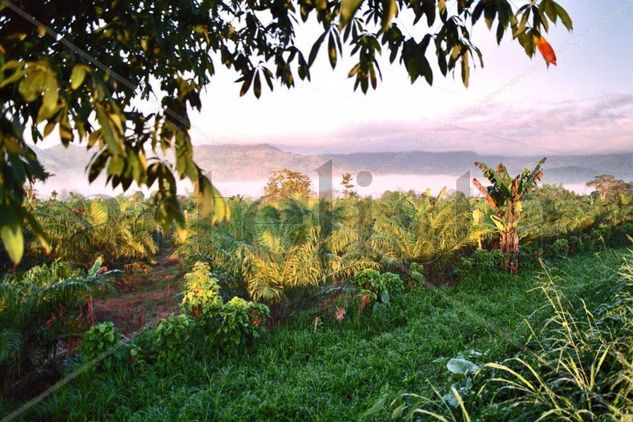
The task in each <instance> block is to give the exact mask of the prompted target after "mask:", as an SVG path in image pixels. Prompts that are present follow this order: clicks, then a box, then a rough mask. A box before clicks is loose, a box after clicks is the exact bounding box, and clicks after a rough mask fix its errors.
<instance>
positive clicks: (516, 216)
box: [473, 158, 545, 274]
mask: <svg viewBox="0 0 633 422" xmlns="http://www.w3.org/2000/svg"><path fill="white" fill-rule="evenodd" d="M544 163H545V158H543V159H542V160H540V161H538V162H537V163H536V165H535V166H534V168H533V169H531V170H530V169H524V170H523V171H522V172H521V173H520V174H518V175H517V176H516V177H514V178H512V176H510V173H508V170H507V169H506V167H505V166H504V165H503V163H499V165H498V166H497V168H496V170H495V169H492V168H490V167H489V166H488V165H486V164H484V163H480V162H476V163H475V165H476V166H477V167H479V168H480V169H481V171H482V173H483V175H484V177H485V178H486V179H488V180H489V181H490V185H489V186H484V185H482V184H481V183H480V182H479V181H478V180H477V179H476V178H474V179H473V184H474V185H475V187H476V188H477V189H478V190H479V192H481V194H482V195H483V197H484V198H485V200H486V202H488V205H490V208H492V210H493V211H494V215H493V216H492V221H493V223H494V224H495V226H496V227H497V229H498V230H499V249H501V252H503V255H504V259H503V267H504V268H505V269H506V270H508V271H509V272H510V273H513V274H514V273H516V272H517V271H518V270H519V259H518V258H519V221H520V219H521V211H522V209H523V204H522V202H521V199H522V198H523V197H524V196H525V195H526V194H527V193H528V192H529V191H530V190H531V189H532V188H534V187H535V186H536V184H537V182H538V181H540V180H541V179H542V177H543V171H542V170H541V169H542V167H543V164H544Z"/></svg>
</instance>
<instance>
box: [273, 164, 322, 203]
mask: <svg viewBox="0 0 633 422" xmlns="http://www.w3.org/2000/svg"><path fill="white" fill-rule="evenodd" d="M311 186H312V182H311V181H310V178H309V177H308V176H306V175H305V174H303V173H301V172H298V171H293V170H290V169H283V170H277V171H275V172H273V174H272V175H271V176H270V178H269V179H268V183H267V184H266V186H265V187H264V194H265V195H266V196H270V197H285V198H293V197H298V198H309V197H310V196H311V195H312V188H311Z"/></svg>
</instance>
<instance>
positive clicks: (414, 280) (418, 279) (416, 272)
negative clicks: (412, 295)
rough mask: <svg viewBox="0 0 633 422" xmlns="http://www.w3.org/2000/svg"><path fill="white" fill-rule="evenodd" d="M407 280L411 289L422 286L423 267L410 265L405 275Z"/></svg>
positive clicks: (423, 278)
mask: <svg viewBox="0 0 633 422" xmlns="http://www.w3.org/2000/svg"><path fill="white" fill-rule="evenodd" d="M407 278H408V280H409V281H410V284H411V287H413V286H421V285H423V284H424V281H425V277H424V266H423V265H420V264H417V263H415V262H414V263H412V264H411V265H410V266H409V273H408V274H407Z"/></svg>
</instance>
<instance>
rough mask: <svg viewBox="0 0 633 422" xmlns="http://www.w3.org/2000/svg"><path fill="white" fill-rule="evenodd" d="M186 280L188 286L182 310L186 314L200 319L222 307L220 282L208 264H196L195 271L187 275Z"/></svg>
mask: <svg viewBox="0 0 633 422" xmlns="http://www.w3.org/2000/svg"><path fill="white" fill-rule="evenodd" d="M185 280H186V281H187V285H186V287H185V291H184V296H183V299H182V308H183V309H184V310H185V311H186V312H188V313H190V314H191V315H193V316H194V317H196V318H198V317H199V316H201V315H204V314H209V313H212V312H213V311H214V310H216V309H217V308H218V307H221V306H222V296H221V295H220V285H219V284H218V280H217V279H215V278H214V277H212V276H211V269H210V268H209V265H208V264H206V263H204V262H196V263H195V265H194V266H193V271H192V272H190V273H188V274H186V275H185Z"/></svg>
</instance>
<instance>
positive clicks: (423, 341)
mask: <svg viewBox="0 0 633 422" xmlns="http://www.w3.org/2000/svg"><path fill="white" fill-rule="evenodd" d="M625 253H626V250H625V249H616V250H608V251H604V252H599V253H595V254H585V255H578V256H575V257H572V258H568V259H564V260H561V261H558V262H556V263H555V264H554V265H553V266H551V267H549V268H548V271H549V272H550V273H551V274H555V275H556V276H557V277H560V278H559V279H558V280H559V281H558V283H559V284H560V287H561V289H562V290H563V291H564V292H565V294H566V295H567V296H568V297H569V298H570V299H571V300H572V301H574V300H580V299H581V298H582V299H584V300H585V301H587V302H588V303H589V304H592V303H593V304H597V303H601V300H605V298H607V297H608V294H609V291H610V289H609V288H608V286H609V282H610V280H613V279H614V278H615V277H616V273H617V270H618V267H619V265H620V263H621V262H622V257H623V255H624V254H625ZM544 276H545V275H544V271H543V270H535V271H528V270H524V271H522V273H521V274H520V275H519V276H510V275H506V274H501V273H499V274H492V275H491V274H487V275H483V274H482V275H478V274H473V275H472V276H470V277H468V278H467V279H466V280H464V281H463V282H461V283H460V284H459V286H455V287H441V288H435V289H425V288H417V289H415V290H412V291H410V292H408V293H407V294H405V295H403V296H401V297H399V298H398V299H397V300H394V301H393V302H392V303H391V304H390V305H388V306H384V307H382V308H379V309H376V310H374V312H373V313H371V314H366V315H363V316H360V317H354V316H349V315H348V318H346V320H345V321H343V322H342V323H338V322H337V321H335V320H334V319H325V318H324V319H323V321H322V323H321V324H320V326H319V327H318V329H317V331H316V334H315V329H314V319H313V317H312V316H309V315H304V316H302V317H299V318H297V319H295V320H293V321H292V322H291V323H290V324H289V325H287V326H280V327H275V328H273V329H271V330H270V332H268V333H266V334H265V335H264V336H263V337H262V338H261V339H258V340H257V341H256V342H255V344H254V345H252V346H249V347H246V348H243V349H241V350H238V351H236V352H233V354H229V355H228V356H227V355H226V354H220V353H218V352H217V351H215V350H197V351H195V357H194V356H192V357H191V359H186V360H183V361H182V362H180V364H179V365H178V366H177V367H174V368H169V369H162V370H161V369H159V368H158V367H155V366H152V365H137V366H136V367H134V368H132V369H125V370H117V371H114V372H108V373H105V374H102V375H92V374H91V375H89V376H84V377H79V378H77V379H75V380H74V381H72V382H71V383H70V384H68V385H67V386H65V387H63V388H61V389H59V390H58V391H56V392H55V393H54V394H52V395H51V396H50V397H49V398H48V399H46V400H45V401H44V402H42V403H40V404H38V405H36V406H34V407H33V408H32V409H31V410H29V411H28V412H27V413H25V414H23V415H22V417H24V418H25V419H29V420H32V419H34V418H36V419H41V420H65V419H70V420H94V419H99V420H103V419H111V420H153V421H155V420H264V419H272V420H291V419H292V420H308V419H309V420H355V419H358V418H359V417H360V415H361V414H362V413H363V412H365V411H366V410H367V409H369V408H370V407H371V406H372V404H373V403H374V402H375V401H376V400H377V399H378V398H379V397H380V395H381V394H382V393H384V392H399V391H403V392H404V391H407V392H416V393H426V394H428V393H429V392H430V391H431V389H430V384H429V383H432V384H433V385H434V386H436V387H437V388H439V389H446V388H447V387H448V386H449V385H450V373H449V372H448V371H447V370H446V361H447V360H448V359H449V358H452V357H455V356H457V355H458V354H460V353H462V354H465V355H469V354H470V356H476V354H473V353H472V352H477V353H481V354H482V355H481V356H477V357H471V358H470V359H471V360H473V361H474V362H476V363H485V362H490V361H496V360H502V359H504V358H506V357H509V356H511V355H513V354H514V353H516V352H518V351H520V350H521V349H522V348H523V344H524V343H525V341H526V340H527V337H528V335H529V328H528V326H527V324H526V323H525V321H526V319H529V320H530V321H531V322H532V323H533V324H535V325H538V321H541V320H543V319H544V318H546V317H547V316H548V314H547V313H548V311H547V310H546V309H545V308H543V307H542V305H543V304H544V298H543V297H542V296H541V294H540V293H539V291H538V290H533V288H534V287H535V286H536V285H537V284H538V279H539V278H542V277H544ZM386 417H387V414H384V415H379V419H385V418H386Z"/></svg>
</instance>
